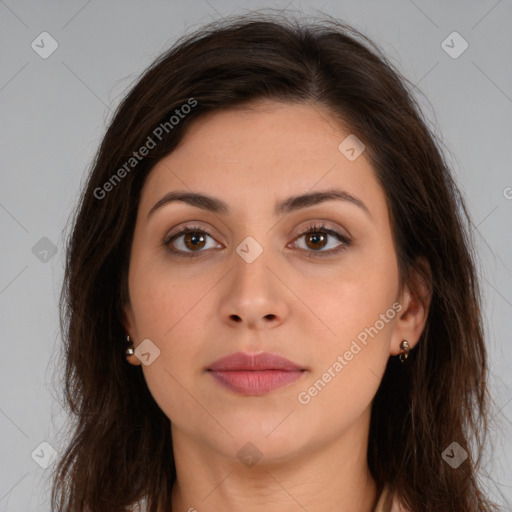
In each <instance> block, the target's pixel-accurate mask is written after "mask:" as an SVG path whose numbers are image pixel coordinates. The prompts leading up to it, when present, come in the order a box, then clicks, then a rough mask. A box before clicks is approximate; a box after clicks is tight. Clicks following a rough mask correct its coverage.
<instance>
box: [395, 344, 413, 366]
mask: <svg viewBox="0 0 512 512" xmlns="http://www.w3.org/2000/svg"><path fill="white" fill-rule="evenodd" d="M400 349H401V352H400V355H399V356H398V357H399V359H400V362H401V363H404V362H405V360H406V359H407V358H408V357H409V351H410V350H411V347H409V343H408V341H407V340H403V341H402V343H400Z"/></svg>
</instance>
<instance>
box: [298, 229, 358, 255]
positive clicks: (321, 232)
mask: <svg viewBox="0 0 512 512" xmlns="http://www.w3.org/2000/svg"><path fill="white" fill-rule="evenodd" d="M302 238H304V244H302V247H299V248H300V249H301V250H304V251H308V252H310V253H311V254H310V256H329V255H333V254H337V253H338V252H340V251H342V250H343V249H345V248H346V247H348V246H350V244H351V241H350V240H349V239H348V238H347V237H346V236H344V235H342V234H341V233H339V232H338V231H336V230H335V229H332V228H328V227H326V226H325V225H324V224H316V225H313V226H310V227H309V228H308V229H307V230H306V231H304V232H303V233H302V234H301V235H299V236H298V237H297V238H296V239H295V241H294V243H296V241H297V240H300V239H302ZM333 238H336V239H338V242H339V243H338V244H336V243H335V240H333ZM299 245H300V244H299ZM325 248H328V249H329V250H323V249H325ZM314 253H319V254H314Z"/></svg>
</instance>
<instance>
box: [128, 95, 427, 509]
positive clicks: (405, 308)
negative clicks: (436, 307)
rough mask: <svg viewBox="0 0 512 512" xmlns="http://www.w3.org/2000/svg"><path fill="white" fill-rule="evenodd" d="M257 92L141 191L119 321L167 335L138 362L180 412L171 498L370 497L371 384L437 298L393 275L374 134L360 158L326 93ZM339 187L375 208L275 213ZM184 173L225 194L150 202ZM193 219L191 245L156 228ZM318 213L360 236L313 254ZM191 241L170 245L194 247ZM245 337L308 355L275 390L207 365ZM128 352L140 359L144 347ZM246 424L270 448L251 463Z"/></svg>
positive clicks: (243, 501) (173, 415) (205, 121)
mask: <svg viewBox="0 0 512 512" xmlns="http://www.w3.org/2000/svg"><path fill="white" fill-rule="evenodd" d="M251 107H252V108H251V109H244V110H240V109H237V110H235V109H232V110H226V111H222V112H214V113H210V114H208V115H206V116H204V117H202V118H200V119H199V120H198V121H196V122H195V123H194V124H193V125H192V126H191V128H190V130H189V132H188V133H187V135H186V136H185V138H184V139H183V141H182V143H180V145H179V146H178V147H177V148H176V149H175V150H174V151H173V152H172V153H171V154H170V155H168V156H167V157H165V158H164V159H162V160H161V161H159V162H158V163H157V164H156V166H155V167H154V168H153V170H152V171H151V173H150V175H149V176H148V179H147V181H146V183H145V185H144V188H143V190H142V192H141V201H140V205H139V210H138V216H137V221H136V226H135V234H134V240H133V245H132V249H131V260H130V271H129V291H130V303H129V304H127V305H126V308H125V318H124V326H125V328H126V332H127V333H128V334H129V335H130V337H131V339H132V340H134V347H137V346H138V344H139V343H141V342H142V340H144V339H150V340H151V342H152V343H154V344H155V345H156V346H157V347H158V349H159V350H160V356H159V357H157V358H156V359H155V360H154V361H153V362H152V363H151V364H149V365H147V366H146V365H142V371H143V373H144V377H145V379H146V382H147V385H148V387H149V389H150V391H151V394H152V396H153V397H154V399H155V401H156V402H157V403H158V405H159V406H160V407H161V409H162V411H163V412H164V413H165V414H166V415H167V417H168V418H169V419H170V420H171V425H172V426H171V431H172V438H173V445H174V459H175V464H176V468H177V481H176V484H175V485H174V487H173V489H172V505H173V510H177V511H187V510H194V509H195V510H198V511H200V512H203V511H205V512H206V511H218V510H226V511H235V510H244V511H248V512H251V511H256V510H258V511H260V510H263V509H264V510H267V511H270V512H272V511H279V512H292V511H293V512H296V511H301V510H304V509H306V510H311V511H313V510H314V511H318V512H321V511H328V510H329V511H331V510H343V511H351V512H368V511H371V510H372V509H373V507H374V505H375V502H376V500H377V498H378V496H377V488H376V485H375V482H374V480H373V478H372V476H371V474H370V472H369V469H368V466H367V462H366V452H367V444H368V431H369V421H370V408H371V402H372V399H373V397H374V395H375V393H376V391H377V389H378V387H379V384H380V381H381V378H382V376H383V373H384V370H385V367H386V363H387V361H388V359H389V357H390V356H393V355H397V354H399V353H400V343H401V341H402V340H404V339H405V340H408V342H409V345H410V346H411V348H412V347H414V345H415V344H416V343H417V341H418V339H419V337H420V335H421V332H422V330H423V328H424V326H425V321H426V317H427V315H428V303H425V302H424V301H419V300H417V299H416V294H415V293H414V291H413V290H409V289H408V288H407V287H404V288H403V289H400V288H399V273H398V266H397V258H396V252H395V248H394V245H393V240H392V235H391V225H390V219H389V215H388V210H387V206H386V202H385V195H384V192H383V190H382V189H381V187H380V186H379V184H378V182H377V180H376V178H375V175H374V171H373V169H372V167H371V165H370V163H369V162H368V160H367V159H366V158H365V153H364V152H363V154H362V155H361V156H359V157H358V158H357V159H356V160H355V161H349V160H348V159H347V158H346V157H345V156H344V155H343V154H342V153H341V152H340V151H339V149H338V145H339V144H340V142H341V141H343V140H344V139H345V137H347V135H349V133H350V131H349V130H347V129H346V128H344V127H343V126H341V123H339V122H337V121H335V120H334V118H332V116H330V115H329V114H328V113H327V111H325V110H323V109H322V108H321V107H319V106H318V105H311V104H285V103H276V102H269V101H266V102H257V103H254V104H252V105H251ZM331 188H337V189H342V190H344V191H346V192H349V193H350V194H352V195H353V196H356V197H357V198H359V199H360V200H361V201H363V202H364V204H365V205H366V206H367V207H368V210H369V214H368V213H366V212H365V211H364V210H363V209H362V208H359V207H358V206H356V205H354V204H352V203H351V202H348V201H336V200H330V201H326V202H322V203H320V204H317V205H313V206H309V207H306V208H302V209H300V210H297V211H293V212H290V213H287V214H284V215H280V216H276V215H275V214H274V205H275V203H276V202H278V201H281V200H283V199H286V198H288V197H290V196H295V195H299V194H304V193H308V192H316V191H321V190H327V189H331ZM175 190H182V191H187V192H191V191H193V192H200V193H204V194H208V195H210V196H214V197H216V198H219V199H222V200H223V201H225V202H226V203H227V204H228V206H229V209H230V212H229V213H227V214H223V213H212V212H207V211H205V210H202V209H200V208H198V207H195V206H192V205H189V204H185V203H183V202H179V201H178V202H172V203H168V204H166V205H165V206H163V207H161V208H159V209H157V210H155V212H154V213H153V214H152V215H151V216H150V217H149V219H148V218H147V216H148V212H149V210H150V209H151V208H152V206H153V205H154V204H155V203H156V202H157V201H158V200H159V199H161V198H162V197H163V196H164V195H165V194H166V193H167V192H170V191H175ZM189 221H192V223H193V224H194V225H199V226H200V227H201V228H203V229H205V230H207V231H208V232H209V233H210V234H211V238H210V237H209V236H208V235H203V236H206V239H205V240H206V246H203V247H202V248H199V249H195V250H196V252H197V251H199V252H200V255H198V256H197V257H195V258H189V257H180V256H176V255H173V254H172V253H170V252H169V250H168V248H166V247H165V246H164V245H162V240H163V239H164V238H165V237H166V236H167V235H171V234H173V233H177V232H179V231H180V230H181V229H182V227H183V226H184V225H185V223H187V222H189ZM319 221H324V222H325V224H326V225H327V227H328V228H333V229H335V230H337V231H339V232H340V233H341V234H343V235H345V236H348V237H349V238H350V240H351V241H352V243H351V244H350V245H349V246H346V247H345V248H344V249H343V250H342V251H341V252H339V253H338V254H334V255H331V256H325V257H321V256H318V254H319V252H321V251H324V253H325V251H329V250H330V249H332V248H337V247H338V246H339V244H340V241H339V240H338V239H337V238H336V237H335V236H333V235H328V237H329V238H328V241H327V242H326V243H327V246H325V247H324V248H322V244H321V243H320V244H319V243H318V242H315V241H314V240H313V241H312V240H311V236H309V237H308V235H305V236H301V233H303V232H304V231H305V230H307V228H309V227H310V226H311V225H312V224H315V223H318V222H319ZM247 236H251V237H253V238H254V239H255V240H256V241H257V242H258V243H259V244H260V246H261V247H262V248H263V253H262V254H261V255H260V256H259V257H258V258H256V259H255V260H254V261H253V262H252V263H247V262H246V261H245V260H244V259H242V258H241V257H240V256H239V254H238V253H237V252H236V248H237V246H238V245H239V244H240V243H241V242H242V240H244V239H245V238H246V237H247ZM184 242H185V236H181V237H180V238H179V239H177V240H175V241H174V245H175V247H176V248H177V249H181V250H183V251H186V250H187V249H188V250H189V251H191V250H194V246H192V249H190V247H191V245H190V243H189V245H188V246H187V245H185V243H184ZM196 243H197V242H196ZM318 247H320V249H318ZM315 248H316V251H315ZM418 286H419V287H421V286H423V284H422V283H419V284H418ZM423 291H424V290H423ZM418 295H419V296H421V294H418ZM423 295H424V293H423ZM395 302H398V303H399V304H400V305H401V306H402V309H401V311H400V312H399V313H398V314H397V315H396V316H395V317H394V318H393V319H392V320H389V321H388V322H387V323H385V326H384V328H382V329H381V330H380V331H379V332H378V334H377V335H375V336H374V337H373V338H369V339H368V343H367V345H366V346H363V348H362V350H361V351H360V352H358V353H357V355H355V356H354V357H353V359H352V360H351V361H349V362H348V364H347V365H346V366H345V367H344V368H343V370H342V371H341V372H339V373H337V374H336V377H334V378H332V379H331V381H330V382H329V383H327V385H326V386H325V387H324V388H323V389H322V390H321V391H320V392H318V394H317V395H316V396H314V397H312V398H311V400H310V402H309V403H307V404H301V403H299V401H298V394H299V393H300V392H302V391H307V390H308V388H309V387H310V386H311V385H312V384H313V383H314V382H315V381H317V380H318V379H319V378H321V377H322V375H323V374H324V373H325V372H327V371H328V368H329V367H332V366H333V363H334V362H335V361H336V360H337V357H338V356H339V355H343V354H344V353H345V352H346V351H347V350H348V349H349V348H350V346H351V343H352V341H353V340H354V339H356V337H357V335H358V334H359V333H361V331H363V330H364V329H365V328H367V327H370V326H374V324H375V323H376V321H377V320H378V319H379V318H380V315H381V314H383V313H385V312H386V310H388V309H389V308H391V306H392V305H393V303H395ZM237 351H242V352H248V353H258V352H264V351H266V352H275V353H278V354H280V355H282V356H284V357H286V358H288V359H290V360H291V361H293V362H295V363H298V364H300V365H301V366H302V367H305V368H307V370H308V371H306V372H304V373H303V375H302V377H301V378H300V379H299V380H298V381H295V382H293V383H291V384H288V385H286V386H284V387H281V388H279V389H277V390H274V391H272V392H270V393H268V394H266V395H263V396H242V395H239V394H237V393H234V392H232V391H230V390H228V389H226V388H224V387H222V386H221V385H220V384H218V383H217V381H215V380H214V379H213V378H212V376H211V375H210V374H209V373H208V372H207V371H205V370H206V368H207V367H208V365H209V364H211V363H213V362H214V361H216V360H217V359H219V358H220V357H223V356H225V355H228V354H231V353H233V352H237ZM128 362H129V363H131V364H134V365H140V364H141V362H140V360H139V359H138V358H137V357H136V356H130V357H129V358H128ZM248 442H250V443H252V444H253V445H254V446H255V447H256V448H257V450H258V451H259V453H261V458H260V459H259V460H258V462H257V464H256V465H254V466H252V467H248V466H246V465H245V464H244V463H243V461H242V460H240V458H239V457H238V456H237V453H238V452H239V450H240V449H241V448H242V447H243V446H244V445H246V443H248ZM246 449H247V448H246ZM253 450H254V448H253ZM169 456H171V454H170V455H169Z"/></svg>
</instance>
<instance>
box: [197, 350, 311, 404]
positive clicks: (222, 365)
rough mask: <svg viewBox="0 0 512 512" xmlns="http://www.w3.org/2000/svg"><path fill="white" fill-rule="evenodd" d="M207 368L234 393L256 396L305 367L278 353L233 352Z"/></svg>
mask: <svg viewBox="0 0 512 512" xmlns="http://www.w3.org/2000/svg"><path fill="white" fill-rule="evenodd" d="M207 371H208V373H210V375H212V377H213V378H214V379H215V380H216V381H217V382H218V383H220V384H221V385H223V386H225V387H227V388H228V389H230V390H231V391H234V392H235V393H238V394H241V395H246V396H260V395H264V394H266V393H269V392H270V391H273V390H274V389H277V388H280V387H282V386H285V385H287V384H290V383H292V382H294V381H296V380H297V379H299V378H300V377H301V376H302V375H303V374H304V373H305V372H306V369H305V368H302V367H301V366H299V365H298V364H296V363H293V362H292V361H290V360H289V359H286V358H284V357H282V356H280V355H278V354H272V353H269V352H263V353H260V354H246V353H244V352H236V353H234V354H230V355H229V356H226V357H223V358H221V359H219V360H217V361H215V362H214V363H212V364H211V365H210V366H209V367H208V368H207Z"/></svg>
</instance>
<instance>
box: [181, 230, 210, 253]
mask: <svg viewBox="0 0 512 512" xmlns="http://www.w3.org/2000/svg"><path fill="white" fill-rule="evenodd" d="M183 243H184V244H185V247H187V249H190V250H191V251H193V250H195V249H202V248H203V247H204V246H205V245H206V238H205V236H204V235H203V234H202V233H200V232H193V233H186V234H185V235H183Z"/></svg>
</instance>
